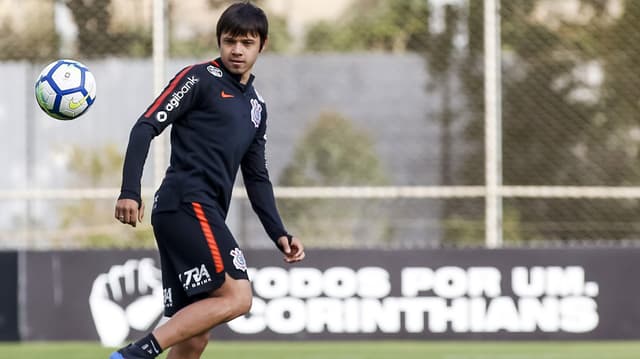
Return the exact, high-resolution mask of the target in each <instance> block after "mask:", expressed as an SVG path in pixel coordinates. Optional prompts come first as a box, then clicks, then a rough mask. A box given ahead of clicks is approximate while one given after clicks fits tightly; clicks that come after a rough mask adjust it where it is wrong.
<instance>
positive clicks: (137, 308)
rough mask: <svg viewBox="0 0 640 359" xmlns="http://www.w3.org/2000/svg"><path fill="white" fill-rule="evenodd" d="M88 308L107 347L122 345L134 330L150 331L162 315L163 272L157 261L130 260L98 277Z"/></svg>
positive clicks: (147, 259)
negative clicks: (157, 265)
mask: <svg viewBox="0 0 640 359" xmlns="http://www.w3.org/2000/svg"><path fill="white" fill-rule="evenodd" d="M89 306H90V308H91V315H92V317H93V322H94V324H95V326H96V330H97V332H98V336H99V337H100V341H101V342H102V345H104V346H110V347H114V346H118V345H121V344H122V343H123V342H124V341H125V340H126V338H127V336H128V335H129V332H130V330H131V328H133V329H135V330H140V331H146V330H148V329H149V328H150V327H151V325H153V324H154V323H155V322H157V320H158V319H159V317H160V316H161V314H162V311H163V301H162V282H161V279H160V270H159V269H158V268H157V267H156V266H155V263H154V260H153V259H151V258H143V259H141V260H135V259H131V260H128V261H127V262H126V263H125V264H123V265H114V266H112V267H111V268H110V269H109V271H108V272H107V273H102V274H100V275H98V277H97V278H96V279H95V280H94V282H93V286H92V289H91V294H90V295H89Z"/></svg>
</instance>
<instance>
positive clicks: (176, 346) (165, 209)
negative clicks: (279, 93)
mask: <svg viewBox="0 0 640 359" xmlns="http://www.w3.org/2000/svg"><path fill="white" fill-rule="evenodd" d="M267 33H268V22H267V18H266V15H265V14H264V12H263V11H262V10H261V9H260V8H258V7H256V6H254V5H252V4H250V3H249V2H241V3H236V4H233V5H231V6H230V7H228V8H227V9H226V10H225V11H224V13H223V14H222V16H221V17H220V19H219V21H218V23H217V28H216V36H217V40H218V46H219V48H220V57H219V58H217V59H216V60H214V61H211V62H207V63H202V64H197V65H192V66H189V67H186V68H184V69H183V70H182V71H180V72H179V73H178V74H177V75H176V76H175V77H174V78H173V79H172V80H171V81H170V82H169V84H168V85H167V87H166V88H165V89H164V91H163V92H162V93H161V94H160V96H159V97H158V98H157V99H156V100H155V101H154V102H153V103H152V104H151V106H149V108H148V109H147V110H146V111H145V113H144V114H142V116H141V117H140V118H139V119H138V121H137V122H136V124H135V125H134V126H133V128H132V130H131V134H130V138H129V144H128V147H127V152H126V156H125V161H124V169H123V180H122V188H121V193H120V196H119V198H118V201H117V203H116V208H115V217H116V219H118V220H119V221H120V222H122V223H124V224H129V225H131V226H134V227H135V225H136V222H137V221H141V220H142V216H143V211H144V205H143V203H142V200H141V194H140V180H141V177H142V169H143V165H144V162H145V159H146V156H147V153H148V151H149V145H150V142H151V140H152V139H153V138H154V137H155V136H157V135H158V134H160V133H161V132H162V131H163V130H164V129H165V128H166V127H167V126H168V125H170V124H171V125H173V126H172V129H171V145H172V147H171V161H170V165H169V168H168V169H167V172H166V175H165V177H164V179H163V182H162V184H161V186H160V188H159V189H158V191H157V192H156V195H155V197H154V203H153V210H152V216H151V223H152V225H153V230H154V234H155V238H156V242H157V244H158V249H159V252H160V259H161V269H162V282H163V290H164V307H165V315H166V316H167V317H170V319H169V320H168V321H167V322H166V323H164V324H163V325H161V326H159V327H157V328H156V329H155V330H153V332H151V333H149V334H148V335H147V336H145V337H144V338H142V339H140V340H138V341H136V342H135V343H132V344H129V345H128V346H126V347H124V348H121V349H119V350H118V351H116V352H114V353H113V354H111V357H110V358H111V359H123V358H124V359H143V358H145V359H146V358H155V357H156V356H158V355H159V354H160V353H161V352H162V351H163V350H166V349H168V348H171V350H170V351H169V354H168V356H167V358H168V359H178V358H179V359H191V358H194V359H195V358H200V355H201V353H202V352H203V351H204V349H205V346H206V345H207V343H208V336H209V331H210V329H212V328H213V327H215V326H217V325H218V324H221V323H225V322H227V321H230V320H232V319H234V318H236V317H238V316H241V315H244V314H246V313H248V312H249V309H250V307H251V300H252V292H251V285H250V283H249V280H248V277H247V264H246V262H245V259H244V257H243V255H242V251H241V250H240V248H239V247H238V244H237V243H236V241H235V239H234V238H233V235H232V234H231V232H230V231H229V228H228V227H227V226H226V224H225V217H226V215H227V211H228V208H229V202H230V200H231V192H232V189H233V184H234V181H235V177H236V173H237V172H238V169H239V168H241V170H242V175H243V179H244V184H245V187H246V189H247V193H248V195H249V200H250V201H251V205H252V207H253V209H254V211H255V212H256V214H257V215H258V217H259V218H260V221H261V222H262V224H263V226H264V228H265V231H266V232H267V234H268V235H269V237H270V238H271V239H272V240H273V241H274V242H275V245H276V246H277V247H278V248H279V249H280V250H281V251H282V252H283V253H284V259H285V261H286V262H288V263H294V262H298V261H301V260H302V259H303V258H304V257H305V253H304V247H303V245H302V243H301V241H300V240H299V239H298V238H296V237H293V236H291V235H290V234H289V233H288V232H287V231H286V229H285V227H284V226H283V224H282V220H281V219H280V215H279V214H278V211H277V208H276V203H275V199H274V196H273V187H272V185H271V182H270V181H269V175H268V172H267V168H266V162H265V142H266V134H265V131H266V125H267V124H266V121H267V112H266V106H265V103H264V100H263V99H262V97H261V96H260V95H259V94H258V92H257V91H256V90H255V88H254V87H253V79H254V77H253V75H252V74H251V71H252V68H253V65H254V63H255V62H256V59H257V58H258V55H259V54H260V53H261V52H262V50H263V49H264V47H265V46H266V44H267Z"/></svg>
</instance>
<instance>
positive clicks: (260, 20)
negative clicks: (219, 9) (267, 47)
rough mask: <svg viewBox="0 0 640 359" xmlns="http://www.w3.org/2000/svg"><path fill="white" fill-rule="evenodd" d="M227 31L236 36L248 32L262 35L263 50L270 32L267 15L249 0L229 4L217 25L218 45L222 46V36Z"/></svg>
mask: <svg viewBox="0 0 640 359" xmlns="http://www.w3.org/2000/svg"><path fill="white" fill-rule="evenodd" d="M225 32H227V33H229V34H230V35H231V36H234V37H235V36H243V35H247V34H252V35H258V36H260V50H262V47H263V46H264V42H265V41H266V40H267V34H268V33H269V22H268V21H267V15H265V13H264V11H262V9H260V8H259V7H257V6H255V5H253V4H251V3H250V2H248V1H245V2H240V3H235V4H233V5H231V6H229V7H228V8H227V9H226V10H225V11H224V12H223V13H222V15H221V16H220V19H219V20H218V25H217V26H216V36H217V38H218V46H220V37H221V36H222V34H223V33H225Z"/></svg>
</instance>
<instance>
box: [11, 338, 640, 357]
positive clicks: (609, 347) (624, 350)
mask: <svg viewBox="0 0 640 359" xmlns="http://www.w3.org/2000/svg"><path fill="white" fill-rule="evenodd" d="M110 352H111V350H110V349H107V348H102V347H100V346H99V345H98V344H95V343H26V344H24V343H21V344H16V343H9V344H7V343H1V344H0V359H94V358H95V359H107V357H108V355H109V353H110ZM162 357H164V355H163V356H162ZM227 358H228V359H638V358H640V342H637V341H633V342H627V341H620V342H480V341H477V342H476V341H473V342H415V341H411V342H387V341H379V342H365V341H363V342H272V343H266V342H224V343H214V342H212V343H211V344H210V345H209V347H208V348H207V351H206V352H205V354H204V355H203V356H202V359H227Z"/></svg>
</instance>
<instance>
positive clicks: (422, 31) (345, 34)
mask: <svg viewBox="0 0 640 359" xmlns="http://www.w3.org/2000/svg"><path fill="white" fill-rule="evenodd" d="M428 19H429V6H428V2H427V1H424V0H394V1H385V0H359V1H356V2H355V3H354V5H353V6H352V7H351V9H350V10H349V11H347V12H346V15H345V16H343V18H342V19H339V20H338V21H337V23H333V22H326V21H321V22H318V23H316V24H314V25H313V26H311V27H310V28H309V30H308V32H307V35H306V40H305V49H306V50H307V51H311V52H322V51H338V52H344V51H360V50H368V51H371V50H378V51H393V52H404V51H408V50H409V51H411V50H412V51H422V50H423V49H425V47H426V46H427V45H428V42H429V23H428Z"/></svg>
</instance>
